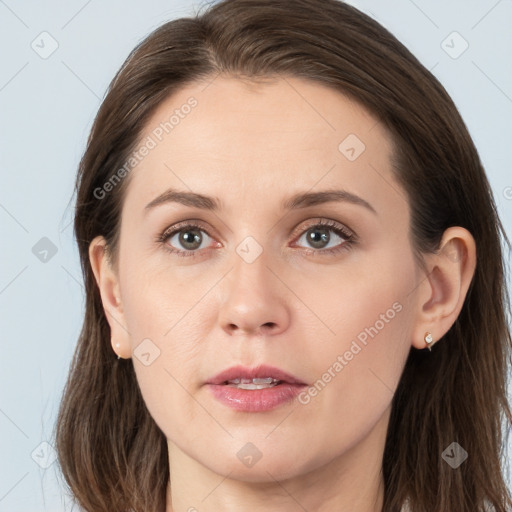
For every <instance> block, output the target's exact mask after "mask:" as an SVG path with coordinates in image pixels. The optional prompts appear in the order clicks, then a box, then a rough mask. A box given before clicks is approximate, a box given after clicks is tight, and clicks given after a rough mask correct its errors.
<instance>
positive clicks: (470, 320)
mask: <svg viewBox="0 0 512 512" xmlns="http://www.w3.org/2000/svg"><path fill="white" fill-rule="evenodd" d="M219 73H223V74H226V75H230V76H236V77H240V78H244V79H251V80H256V79H263V78H265V77H279V76H283V77H284V76H295V77H302V78H304V79H308V80H312V81H315V82H317V83H319V84H323V85H326V86H329V87H332V88H335V89H336V90H338V91H340V92H341V93H343V94H345V95H348V96H349V97H350V98H352V99H353V100H356V101H358V102H360V103H361V104H362V105H364V106H365V107H366V108H367V109H368V110H369V111H370V112H372V113H373V114H374V115H375V116H376V117H377V118H378V119H379V120H380V121H381V122H382V123H383V125H384V126H386V127H387V128H388V130H389V133H390V134H391V135H392V137H393V140H394V157H393V167H394V172H395V173H396V177H397V179H398V180H399V182H400V183H401V185H402V186H403V188H404V189H405V191H406V193H407V197H408V201H409V204H410V208H411V226H410V229H411V240H412V243H413V249H414V251H415V255H416V257H417V260H418V262H419V264H421V262H422V254H425V253H429V252H434V251H437V250H438V248H439V242H440V239H441V236H442V234H443V232H444V230H445V229H446V228H448V227H450V226H462V227H464V228H466V229H468V230H469V231H470V232H471V234H472V235H473V237H474V239H475V242H476V248H477V266H476V270H475V274H474V277H473V280H472V282H471V285H470V288H469V291H468V293H467V296H466V298H465V302H464V305H463V308H462V311H461V312H460V315H459V317H458V318H457V320H456V322H455V323H454V325H453V326H452V328H451V329H450V330H449V331H448V332H447V333H446V335H445V336H444V337H443V339H441V340H439V341H438V342H437V343H436V346H435V347H434V349H433V351H432V352H431V353H430V352H428V351H424V350H416V349H411V351H410V354H409V357H408V359H407V362H406V365H405V368H404V371H403V375H402V377H401V381H400V383H399V385H398V388H397V390H396V393H395V396H394V398H393V402H392V412H391V418H390V423H389V429H388V434H387V439H386V445H385V451H384V460H383V467H382V471H383V478H384V482H385V499H384V507H383V511H384V512H397V511H399V510H400V508H401V506H402V504H403V503H404V501H405V500H406V498H408V499H409V503H410V507H411V509H412V510H413V511H414V512H475V511H477V512H480V511H484V510H495V511H496V512H507V511H508V510H510V507H511V506H512V501H511V497H510V494H509V491H508V489H507V486H506V484H505V481H504V477H503V472H504V471H503V467H502V464H503V461H502V460H501V458H502V457H503V456H504V449H505V447H506V444H505V438H504V432H505V431H507V430H508V429H507V428H506V427H507V425H510V424H511V423H512V413H511V409H510V404H509V402H508V399H507V366H508V365H509V364H510V362H511V357H510V356H511V352H512V351H511V349H512V341H511V337H510V332H509V331H508V328H507V323H506V308H508V307H509V304H510V303H509V298H508V294H507V291H506V287H505V276H504V263H503V257H502V250H504V248H503V247H502V245H501V243H502V241H503V242H506V243H507V245H508V246H510V243H509V241H508V239H507V237H506V235H505V232H504V230H503V226H502V224H501V222H500V220H499V217H498V215H497V211H496V206H495V202H494V199H493V195H492V191H491V189H490V186H489V183H488V181H487V178H486V175H485V172H484V169H483V166H482V163H481V161H480V158H479V155H478V153H477V150H476V148H475V146H474V144H473V141H472V140H471V137H470V135H469V133H468V130H467V129H466V126H465V124H464V122H463V120H462V119H461V117H460V115H459V112H458V111H457V108H456V107H455V105H454V103H453V102H452V100H451V99H450V97H449V95H448V94H447V92H446V91H445V89H444V88H443V87H442V85H441V84H440V83H439V82H438V80H437V79H436V78H435V77H434V76H433V75H432V74H431V73H430V72H429V71H428V70H427V69H425V67H424V66H423V65H422V64H421V63H420V62H419V61H418V60H417V59H416V58H415V57H414V56H413V55H412V54H411V53H410V52H409V51H408V50H407V49H406V48H405V47H404V46H403V45H402V44H401V43H400V42H399V41H398V40H397V39H396V38H395V37H394V36H393V35H392V34H391V33H390V32H388V31H387V30H386V29H385V28H383V27H382V26H381V25H379V24H378V23H377V22H376V21H374V20H373V19H371V18H370V17H368V16H366V15H365V14H363V13H361V12H360V11H358V10H357V9H355V8H354V7H351V6H349V5H347V4H344V3H342V2H339V1H337V0H295V1H293V2H291V1H289V0H224V1H221V2H219V3H215V4H213V5H211V6H209V7H208V9H207V10H206V11H205V12H204V13H197V14H195V15H194V16H193V17H190V18H182V19H177V20H174V21H170V22H168V23H165V24H164V25H162V26H161V27H160V28H158V29H157V30H155V31H154V32H153V33H151V34H150V35H149V36H148V37H147V38H146V39H145V40H144V41H142V42H141V43H140V44H139V45H138V46H137V47H136V48H135V49H134V50H133V51H132V53H131V54H130V55H129V57H128V58H127V60H126V61H125V63H124V64H123V66H122V67H121V69H120V70H119V71H118V73H117V74H116V76H115V78H114V79H113V81H112V83H111V84H110V87H109V90H108V92H107V94H106V97H105V99H104V101H103V103H102V105H101V107H100V109H99V112H98V114H97V117H96V119H95V122H94V125H93V127H92V131H91V134H90V136H89V139H88V144H87V148H86V151H85V153H84V155H83V157H82V160H81V162H80V167H79V171H78V175H77V181H76V193H77V200H76V215H75V223H74V229H75V236H76V239H77V243H78V247H79V252H80V258H81V265H82V271H83V274H84V280H85V290H86V304H85V319H84V323H83V327H82V331H81V334H80V337H79V339H78V344H77V347H76V352H75V354H74V357H73V361H72V365H71V368H70V373H69V377H68V381H67V384H66V387H65V389H64V392H63V397H62V402H61V406H60V410H59V415H58V419H57V423H56V430H55V432H56V434H55V435H56V441H55V442H56V447H57V451H58V456H59V461H60V465H61V468H62V472H63V475H64V477H65V479H66V482H67V484H68V485H69V487H70V491H71V492H72V494H73V496H74V497H75V499H76V502H77V503H78V504H79V505H80V506H81V507H83V509H85V510H87V511H91V512H113V511H116V512H117V511H119V512H120V511H128V510H133V511H136V512H139V511H154V512H163V511H164V510H165V495H166V486H167V484H168V480H169V466H168V464H169V461H168V452H167V444H166V439H165V436H164V434H163V433H162V431H161V430H160V429H159V428H158V426H157V425H156V423H155V422H154V420H153V419H152V417H151V416H150V414H149V412H148V410H147V409H146V406H145V403H144V401H143V398H142V396H141V393H140V390H139V387H138V383H137V380H136V376H135V372H134V368H133V364H132V361H131V360H130V359H128V360H117V358H116V356H115V354H114V353H113V351H112V349H111V347H110V328H109V325H108V323H107V320H106V318H105V314H104V310H103V307H102V303H101V299H100V294H99V291H98V287H97V285H96V282H95V280H94V276H93V274H92V270H91V265H90V262H89V257H88V248H89V244H90V242H91V240H92V239H93V238H94V237H96V236H97V235H103V236H104V237H105V238H106V240H107V244H108V249H109V255H110V257H111V259H112V261H113V262H114V264H115V262H116V260H117V248H118V235H119V228H120V214H121V206H122V204H123V197H124V195H125V191H126V187H127V185H128V183H129V176H128V177H126V178H124V179H122V180H120V182H119V183H117V182H116V184H115V186H113V187H110V188H111V190H109V192H108V193H106V194H102V197H101V198H99V197H98V196H99V194H98V190H99V189H101V188H102V187H103V186H104V184H105V183H106V182H108V181H109V180H111V179H112V176H113V174H115V172H116V171H117V170H118V169H121V168H122V167H123V165H124V164H125V162H126V161H127V159H128V158H129V155H130V153H131V152H132V151H133V150H134V148H136V146H137V144H138V143H139V142H140V141H139V140H138V138H139V137H140V134H141V132H142V130H143V128H144V127H145V123H146V122H147V121H148V118H149V116H150V115H151V114H152V113H153V112H154V110H155V109H156V108H157V107H158V105H159V104H160V103H161V102H162V101H163V100H164V99H165V98H167V97H168V96H169V95H170V94H172V93H173V92H175V91H177V90H178V89H180V88H182V87H183V86H184V85H186V84H187V83H190V82H193V81H196V80H198V79H206V78H210V79H214V78H215V77H216V76H217V75H218V74H219ZM118 177H119V176H118ZM103 190H104V189H103ZM103 196H104V197H103ZM453 442H457V443H458V444H459V445H460V446H462V447H463V448H464V450H465V451H466V452H467V453H468V458H467V459H466V460H465V461H464V462H463V463H462V464H461V465H460V466H459V467H458V468H457V469H453V468H452V467H451V466H450V465H449V464H447V463H446V462H445V460H444V459H443V457H442V453H443V451H444V450H445V449H446V448H447V447H448V446H449V445H451V443H453ZM488 507H491V508H488Z"/></svg>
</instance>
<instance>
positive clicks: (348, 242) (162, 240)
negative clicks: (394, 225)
mask: <svg viewBox="0 0 512 512" xmlns="http://www.w3.org/2000/svg"><path fill="white" fill-rule="evenodd" d="M325 227H328V228H330V230H329V231H333V232H334V233H336V234H337V235H338V236H340V237H342V238H344V239H345V241H344V242H343V243H342V244H340V245H338V246H336V247H333V248H331V249H307V248H306V249H305V251H306V252H307V253H308V254H317V253H321V254H322V255H333V254H337V253H338V252H340V251H344V250H349V249H351V248H352V247H353V245H354V244H355V243H356V236H355V235H354V234H353V233H351V232H349V231H348V230H346V229H344V228H342V227H341V226H340V225H339V224H338V223H336V222H334V221H331V220H323V219H322V220H320V221H318V222H317V223H315V224H313V225H311V226H308V227H307V228H306V229H304V230H303V231H302V232H301V233H300V236H299V237H298V238H300V237H301V236H302V235H303V234H304V233H305V232H307V231H310V230H311V229H313V228H325ZM191 228H192V229H194V228H196V229H198V230H200V231H203V232H205V233H206V234H207V235H208V236H209V237H210V238H213V237H212V236H211V235H210V233H208V231H207V230H206V229H204V227H203V226H201V225H199V224H197V223H195V222H193V221H188V222H186V223H185V224H178V225H176V226H174V227H173V228H168V229H166V230H164V231H163V232H162V233H161V234H159V235H158V236H157V238H156V241H157V243H159V244H161V245H162V246H163V248H164V250H166V251H167V252H169V253H171V254H174V255H176V256H179V257H180V258H181V257H186V258H189V257H192V258H193V257H196V256H197V254H198V252H200V251H198V250H194V251H180V250H177V249H175V248H171V247H170V246H169V244H167V240H168V239H169V238H170V237H172V236H173V235H175V234H176V233H179V232H180V231H186V230H187V229H191Z"/></svg>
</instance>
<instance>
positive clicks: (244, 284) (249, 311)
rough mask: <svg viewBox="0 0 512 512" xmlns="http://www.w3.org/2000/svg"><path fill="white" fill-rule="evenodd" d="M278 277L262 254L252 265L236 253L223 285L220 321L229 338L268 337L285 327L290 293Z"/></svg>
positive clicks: (288, 318) (286, 326) (287, 322)
mask: <svg viewBox="0 0 512 512" xmlns="http://www.w3.org/2000/svg"><path fill="white" fill-rule="evenodd" d="M274 267H275V265H274ZM277 275H278V272H276V270H274V269H271V268H270V267H269V266H268V265H267V258H266V257H265V253H262V254H261V255H260V256H259V257H258V258H257V259H256V260H255V261H253V262H252V263H247V262H246V261H244V260H243V259H242V258H240V257H239V256H238V254H235V256H234V268H232V270H231V272H229V274H228V275H227V276H226V279H225V282H224V283H223V286H222V295H223V297H222V305H221V307H220V311H219V322H220V324H221V327H222V329H223V330H224V331H226V332H227V333H228V334H229V335H230V336H233V335H245V336H247V335H256V336H257V335H266V336H270V335H276V334H279V333H281V332H283V331H285V330H286V329H287V328H288V325H289V322H290V311H289V306H288V304H287V302H288V303H289V302H290V301H289V300H287V298H289V293H290V292H289V291H288V290H287V288H286V286H285V285H284V284H283V282H282V281H281V280H280V279H279V278H278V277H277Z"/></svg>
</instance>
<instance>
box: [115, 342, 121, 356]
mask: <svg viewBox="0 0 512 512" xmlns="http://www.w3.org/2000/svg"><path fill="white" fill-rule="evenodd" d="M120 348H121V343H116V349H117V350H119V349H120ZM117 359H121V356H120V355H119V354H117Z"/></svg>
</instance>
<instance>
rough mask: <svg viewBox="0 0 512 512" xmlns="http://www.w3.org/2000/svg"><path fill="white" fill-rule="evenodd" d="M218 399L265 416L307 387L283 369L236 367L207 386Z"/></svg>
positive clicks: (218, 376) (236, 408)
mask: <svg viewBox="0 0 512 512" xmlns="http://www.w3.org/2000/svg"><path fill="white" fill-rule="evenodd" d="M206 385H207V387H208V388H209V389H210V391H211V393H212V395H213V396H214V398H216V399H217V400H218V401H219V402H221V403H222V404H224V405H226V406H228V407H230V408H232V409H235V410H237V411H243V412H263V411H269V410H271V409H274V408H276V407H278V406H280V405H284V404H285V403H288V402H290V401H292V400H293V399H294V398H295V397H296V396H297V395H298V394H299V393H300V392H301V391H302V390H303V389H304V388H305V387H306V386H307V384H306V383H305V382H303V381H302V380H300V379H299V378H297V377H295V376H293V375H291V374H289V373H288V372H285V371H284V370H281V369H279V368H276V367H273V366H268V365H260V366H258V367H256V368H247V367H244V366H235V367H231V368H228V369H227V370H225V371H223V372H221V373H219V374H218V375H216V376H215V377H213V378H211V379H210V380H209V381H207V382H206Z"/></svg>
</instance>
